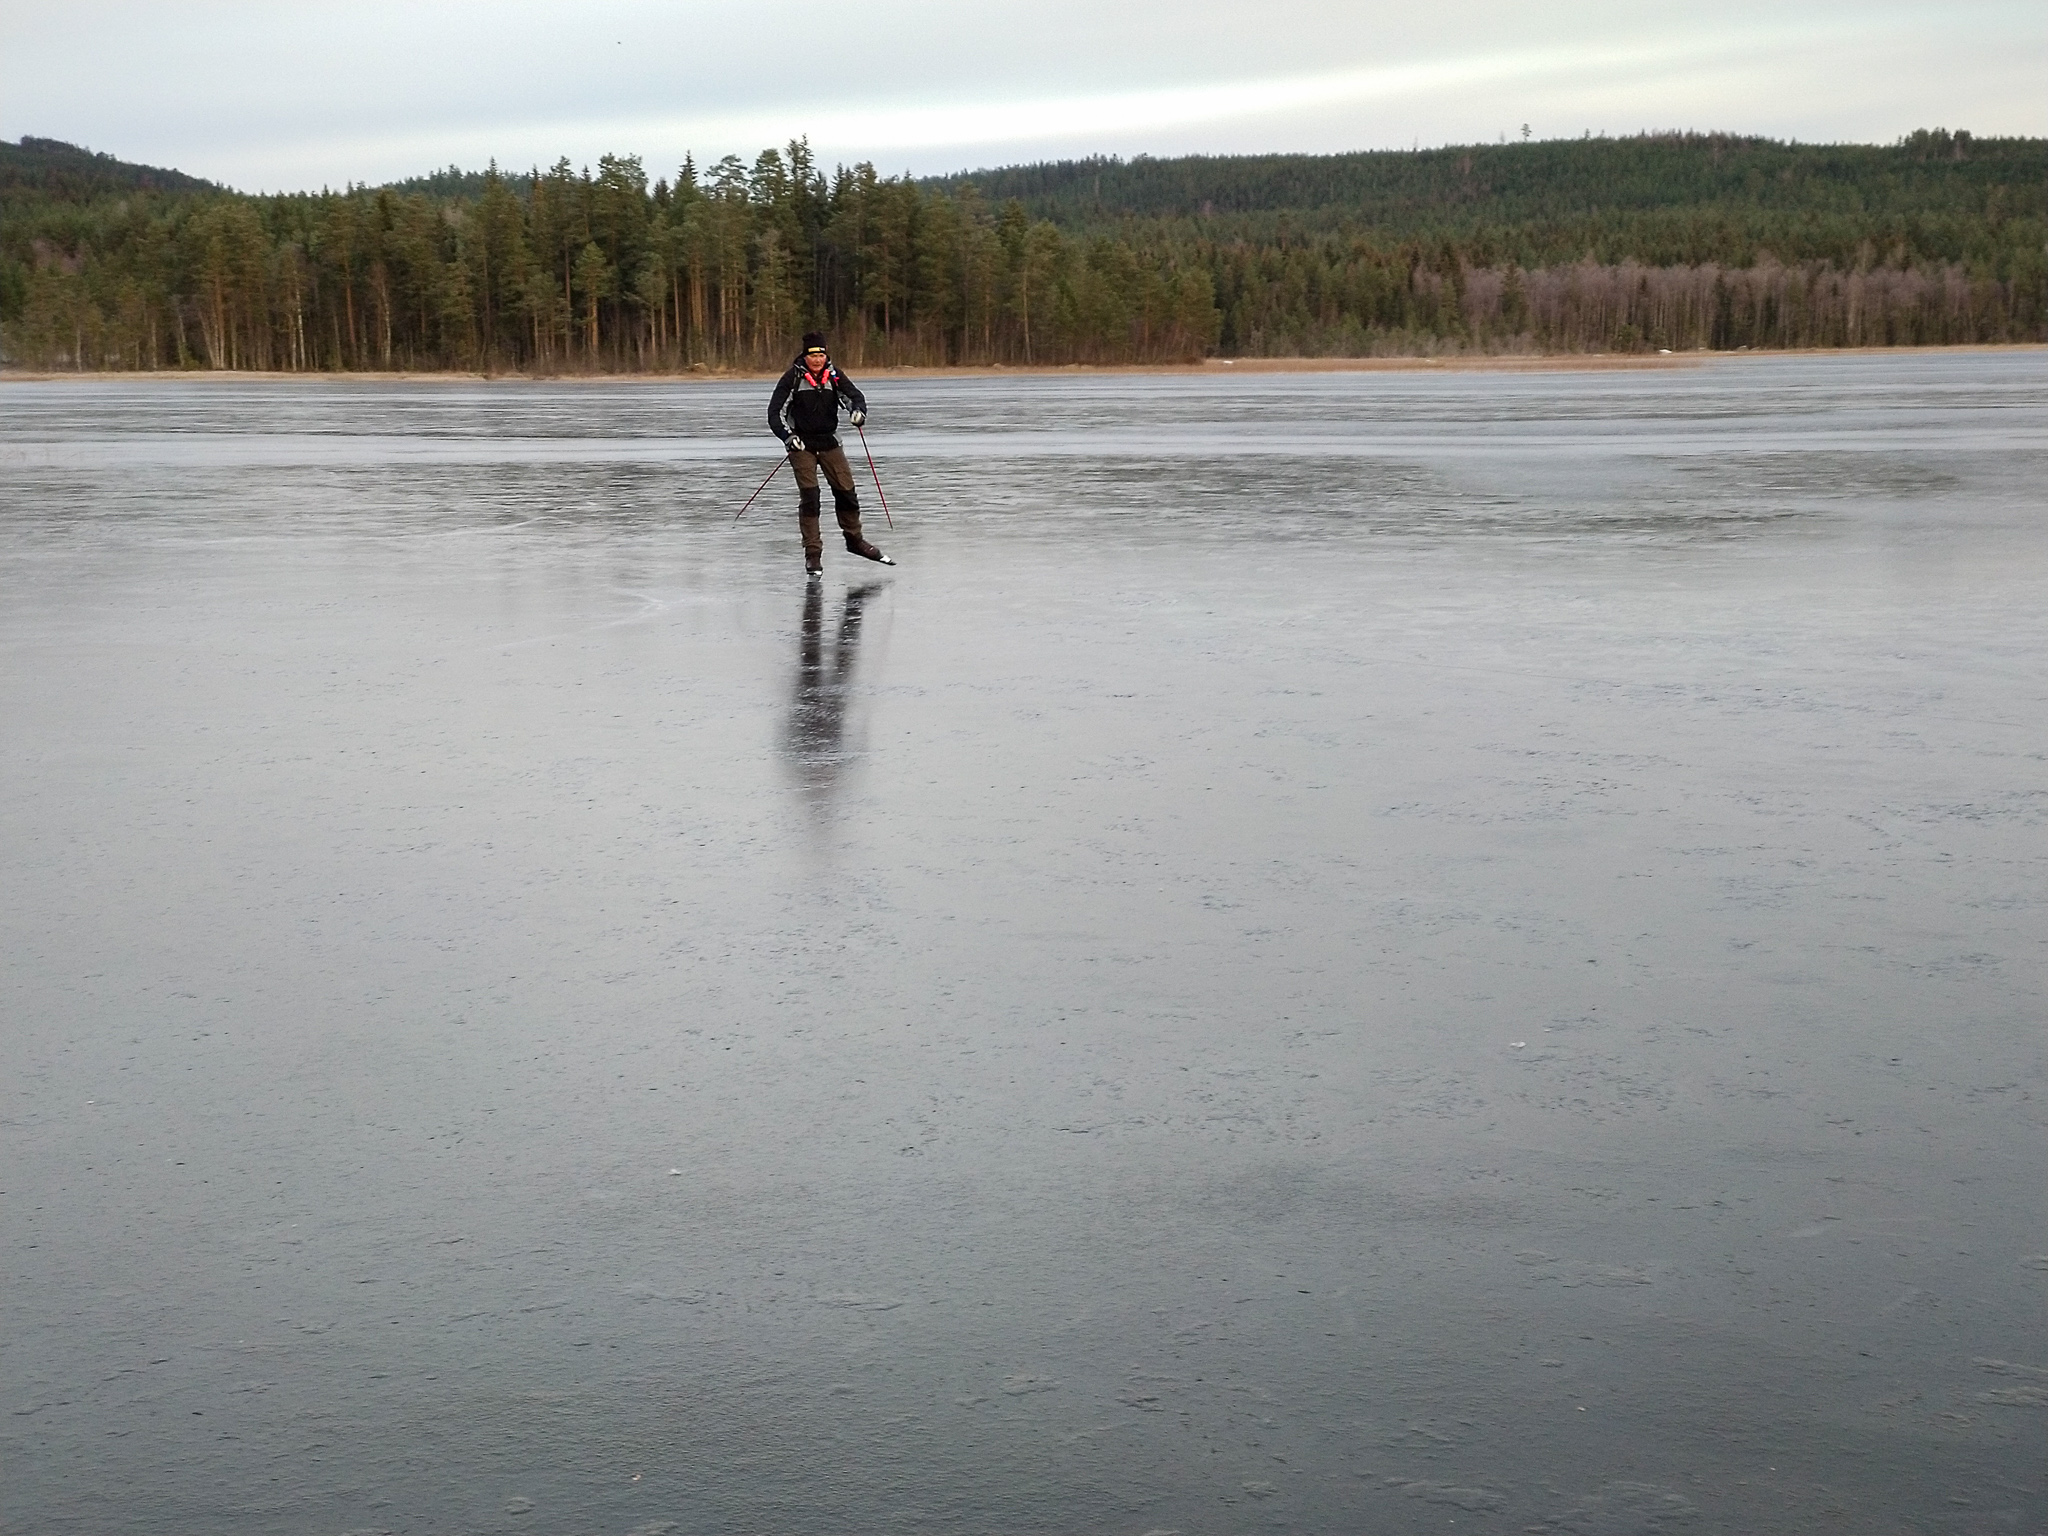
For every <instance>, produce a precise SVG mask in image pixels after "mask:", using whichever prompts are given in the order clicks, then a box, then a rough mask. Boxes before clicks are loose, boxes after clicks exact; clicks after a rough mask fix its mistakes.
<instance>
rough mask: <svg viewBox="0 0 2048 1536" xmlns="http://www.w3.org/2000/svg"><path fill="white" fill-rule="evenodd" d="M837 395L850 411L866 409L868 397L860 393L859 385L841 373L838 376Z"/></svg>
mask: <svg viewBox="0 0 2048 1536" xmlns="http://www.w3.org/2000/svg"><path fill="white" fill-rule="evenodd" d="M837 393H838V395H839V398H840V399H842V400H844V401H845V402H846V404H847V407H848V409H850V410H856V411H864V410H866V409H867V408H868V397H867V396H866V395H864V394H862V393H861V392H860V386H859V385H857V384H855V383H854V382H853V380H851V379H849V378H848V377H847V376H846V375H845V374H843V373H842V374H840V375H839V384H838V388H837Z"/></svg>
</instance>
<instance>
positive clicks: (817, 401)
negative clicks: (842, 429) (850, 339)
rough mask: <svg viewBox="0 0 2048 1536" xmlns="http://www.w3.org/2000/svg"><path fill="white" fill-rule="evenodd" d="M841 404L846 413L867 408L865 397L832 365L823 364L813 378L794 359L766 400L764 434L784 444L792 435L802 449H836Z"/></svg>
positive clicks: (800, 359)
mask: <svg viewBox="0 0 2048 1536" xmlns="http://www.w3.org/2000/svg"><path fill="white" fill-rule="evenodd" d="M841 400H844V401H845V402H846V405H847V409H849V410H854V411H865V410H866V409H867V408H868V402H867V397H866V396H865V395H863V394H862V393H861V392H860V391H859V390H858V389H856V388H854V385H853V380H851V379H849V378H848V377H847V376H846V375H845V374H843V373H841V372H840V371H839V368H838V366H837V365H836V364H833V363H827V364H826V365H825V372H824V373H823V375H822V376H818V377H813V376H812V374H811V373H810V371H809V370H808V369H806V368H805V367H804V360H803V359H802V358H798V359H797V360H796V361H795V362H793V363H791V364H790V365H789V372H787V373H785V374H784V375H783V376H782V378H781V379H780V380H779V381H778V382H777V383H776V385H775V393H774V394H773V395H771V396H769V398H768V430H769V431H771V432H773V433H774V434H775V435H776V436H777V437H779V438H781V439H782V440H783V441H784V442H788V441H789V436H790V434H791V433H792V432H794V433H795V434H796V435H797V436H798V437H800V438H802V439H803V440H804V446H805V447H806V448H837V447H838V446H839V402H840V401H841Z"/></svg>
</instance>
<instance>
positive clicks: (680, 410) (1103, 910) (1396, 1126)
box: [0, 351, 2048, 1536]
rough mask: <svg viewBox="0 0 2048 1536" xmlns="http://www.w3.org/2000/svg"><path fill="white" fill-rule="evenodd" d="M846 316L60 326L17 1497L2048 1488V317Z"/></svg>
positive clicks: (15, 619) (17, 1316) (231, 1500)
mask: <svg viewBox="0 0 2048 1536" xmlns="http://www.w3.org/2000/svg"><path fill="white" fill-rule="evenodd" d="M862 382H863V384H864V385H865V386H866V387H867V388H868V391H869V394H870V399H871V403H872V405H873V408H874V417H873V421H872V422H871V424H872V425H873V426H874V427H875V428H876V431H875V432H874V433H872V434H870V441H871V442H872V443H873V445H874V447H875V449H876V452H877V454H878V456H879V462H880V466H881V474H882V477H883V485H884V488H885V489H886V490H887V491H888V493H889V501H890V505H891V507H892V508H893V510H894V515H895V523H896V526H895V529H894V530H893V531H891V530H890V529H889V528H888V527H887V525H886V524H885V523H884V520H883V518H882V517H881V515H880V509H879V508H878V507H877V506H875V505H874V496H873V488H872V486H871V485H870V484H869V483H868V481H867V480H866V478H865V466H864V465H862V466H861V470H862V475H863V479H862V487H863V490H864V492H865V496H864V499H865V500H866V502H867V503H868V529H869V533H870V535H871V536H872V537H874V538H875V539H876V540H877V541H878V542H880V543H881V544H882V545H883V546H884V547H885V548H887V549H888V550H889V551H890V552H891V553H892V554H893V555H895V556H896V557H897V558H898V560H900V562H901V565H900V567H899V568H898V569H896V570H894V571H886V570H880V569H878V568H876V567H873V566H869V565H866V564H864V563H862V562H858V561H854V560H851V559H850V558H849V557H847V556H845V555H844V554H842V553H840V552H839V551H838V549H837V547H836V545H837V541H836V540H832V541H830V543H829V544H828V549H827V554H826V561H827V579H826V582H825V583H824V585H823V587H822V589H820V590H817V591H815V592H807V591H806V588H805V585H804V583H803V581H802V579H801V559H800V553H799V550H798V546H797V541H796V535H795V526H794V525H795V519H794V517H793V516H792V515H791V511H792V508H793V500H794V498H793V493H792V491H791V490H790V487H789V481H788V478H787V475H786V474H785V475H783V476H781V477H779V478H778V480H777V482H776V483H775V484H773V485H771V486H770V488H769V490H768V491H767V492H766V493H765V494H764V496H763V497H762V499H761V501H760V502H758V503H756V505H755V509H754V510H753V511H752V512H749V513H748V515H747V517H746V519H745V520H744V521H742V522H741V523H739V524H738V525H737V526H736V527H735V526H733V525H732V514H733V511H734V509H735V508H736V507H737V506H738V504H739V503H740V501H741V500H742V499H743V498H744V496H745V495H746V493H747V491H748V490H749V489H751V488H752V486H753V485H754V484H755V483H756V482H757V481H758V480H759V479H760V477H761V475H763V474H764V473H766V472H767V470H768V468H769V466H770V465H771V464H772V463H773V462H774V459H773V456H772V453H771V452H770V450H771V449H772V448H773V446H774V445H773V441H772V439H770V438H768V437H767V436H766V434H765V431H764V427H765V423H764V421H763V419H762V416H763V406H764V403H765V398H766V393H767V386H766V385H765V384H744V385H732V384H723V383H710V384H694V385H635V384H616V385H614V384H559V385H553V384H518V383H506V384H495V385H487V384H439V383H436V384H416V385H399V384H389V383H348V382H335V381H330V382H305V381H299V382H291V381H279V382H275V383H235V382H212V381H195V382H189V383H187V382H180V381H157V382H151V381H138V382H136V383H134V384H121V383H106V382H84V383H78V384H65V383H47V384H43V383H38V384H11V385H7V386H4V387H0V582H4V593H5V597H4V601H0V655H4V668H0V720H4V721H5V745H4V752H0V762H4V770H0V771H4V780H0V818H4V822H0V836H4V841H5V848H6V857H5V860H4V861H0V882H4V895H0V950H4V956H5V958H4V962H0V966H4V969H0V1001H4V1014H5V1019H4V1028H0V1085H4V1094H5V1099H4V1106H0V1167H4V1171H5V1177H4V1181H0V1185H4V1194H0V1221H4V1232H0V1237H4V1252H5V1265H6V1268H5V1285H4V1293H0V1408H4V1410H5V1411H4V1413H0V1466H4V1469H5V1470H4V1483H5V1490H6V1491H5V1494H4V1497H0V1530H4V1531H6V1532H9V1533H13V1532H21V1533H29V1532H35V1533H43V1532H90V1533H95V1536H99V1533H112V1532H123V1533H126V1532H135V1533H166V1536H169V1533H179V1536H182V1533H189V1532H195V1531H220V1532H230V1533H242V1532H288V1533H300V1532H332V1533H340V1532H344V1531H391V1532H425V1531H434V1532H464V1531H478V1532H482V1531H491V1532H499V1531H520V1530H530V1531H535V1532H543V1531H544V1532H551V1533H553V1532H560V1533H571V1532H575V1533H585V1532H610V1533H618V1536H625V1533H628V1532H639V1533H655V1532H673V1533H675V1536H696V1533H700V1532H735V1533H741V1532H747V1533H751V1532H817V1533H841V1532H843V1533H858V1536H865V1533H881V1532H891V1533H896V1532H915V1531H929V1532H968V1531H987V1532H996V1533H1010V1532H1033V1533H1041V1532H1042V1533H1062V1536H1067V1533H1076V1536H1078V1533H1089V1532H1110V1533H1128V1536H1142V1533H1145V1532H1153V1531H1179V1532H1183V1533H1186V1536H1203V1533H1211V1532H1214V1533H1234V1532H1252V1531H1278V1530H1291V1531H1298V1532H1304V1533H1318V1532H1334V1531H1340V1530H1341V1531H1350V1532H1371V1533H1382V1532H1384V1533H1409V1532H1424V1531H1428V1532H1442V1531H1449V1530H1453V1529H1456V1530H1458V1531H1463V1530H1468V1529H1470V1530H1476V1531H1479V1532H1499V1533H1502V1536H1507V1533H1516V1532H1523V1531H1530V1530H1536V1531H1550V1532H1558V1533H1579V1536H1637V1533H1654V1532H1663V1531H1672V1532H1681V1531H1682V1532H1687V1533H1708V1532H1728V1533H1738V1532H1744V1533H1746V1532H1761V1531H1785V1532H1792V1531H1800V1532H1807V1531H1826V1530H1841V1531H1844V1532H1857V1533H1868V1532H1892V1531H1897V1532H1928V1533H1935V1532H1939V1533H1958V1536H1975V1533H1979V1532H1982V1533H1993V1532H1996V1533H2002V1536H2003V1533H2016V1536H2030V1533H2034V1532H2039V1531H2041V1530H2042V1529H2043V1528H2044V1527H2048V1136H2044V1119H2048V1116H2044V1108H2048V1080H2044V1078H2048V1074H2044V1062H2048V1032H2044V1010H2043V981H2044V969H2048V968H2044V959H2048V835H2044V833H2048V497H2044V493H2043V486H2044V485H2048V353H2044V352H2041V351H2028V352H2014V353H2007V354H1959V355H1934V354H1928V355H1903V356H1868V357H1813V358H1799V359H1761V358H1760V359H1754V360H1747V361H1736V360H1724V361H1718V362H1714V363H1711V364H1708V365H1705V366H1701V367H1698V368H1687V369H1673V370H1655V371H1645V372H1615V373H1604V372H1603V373H1558V374H1502V375H1495V374H1460V373H1441V372H1427V373H1384V374H1363V375H1329V374H1323V375H1253V376H1246V377H1242V378H1232V377H1228V376H1227V375H1226V376H1221V377H1210V376H1199V377H1136V378H1109V377H1095V376H1073V377H1060V376H1052V377H1046V376H1037V377H1018V378H1012V379H1004V378H978V379H942V380H931V379H918V380H897V379H890V378H886V377H877V378H874V379H871V380H863V381H862ZM856 462H857V463H858V456H857V452H856ZM828 522H829V518H828Z"/></svg>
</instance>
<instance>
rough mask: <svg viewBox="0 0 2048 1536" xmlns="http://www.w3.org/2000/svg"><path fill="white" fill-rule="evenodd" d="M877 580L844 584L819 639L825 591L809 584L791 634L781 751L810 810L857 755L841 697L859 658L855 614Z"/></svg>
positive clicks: (820, 806)
mask: <svg viewBox="0 0 2048 1536" xmlns="http://www.w3.org/2000/svg"><path fill="white" fill-rule="evenodd" d="M880 590H881V585H880V584H878V583H877V584H870V585H867V586H859V587H849V588H847V589H846V595H845V597H844V598H842V599H841V600H840V606H839V625H838V630H837V632H836V633H835V634H834V635H833V637H832V644H831V646H830V648H829V650H828V648H827V646H826V643H825V592H824V588H823V587H822V586H820V585H818V584H817V583H815V582H814V583H812V584H811V585H810V586H809V587H808V588H807V589H806V590H805V592H804V617H803V625H802V628H801V629H800V630H799V632H798V639H797V664H796V687H795V689H794V690H792V692H791V694H790V700H789V729H788V733H787V737H786V742H785V750H786V751H787V753H788V756H789V759H790V761H791V763H793V764H794V765H795V769H796V776H797V783H798V785H799V787H800V789H801V791H802V793H803V796H804V799H805V800H806V801H807V802H808V803H809V805H810V807H811V809H812V811H813V812H815V813H817V814H819V815H823V814H825V813H826V812H829V811H830V810H831V807H832V800H833V797H834V795H836V794H837V792H838V789H839V778H840V774H841V773H842V772H843V771H844V770H845V768H846V765H847V764H848V763H850V762H851V761H852V760H853V759H854V758H855V757H857V756H859V755H860V754H859V749H858V747H857V746H850V745H849V744H848V742H847V719H846V705H847V698H848V695H849V694H850V692H851V690H852V687H853V672H854V667H855V665H856V664H857V663H858V662H859V660H860V627H861V614H862V610H863V608H864V606H865V605H866V603H867V600H868V599H869V598H870V597H872V596H873V595H874V594H875V593H876V592H878V591H880Z"/></svg>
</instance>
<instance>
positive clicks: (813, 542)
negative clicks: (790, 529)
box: [796, 512, 825, 576]
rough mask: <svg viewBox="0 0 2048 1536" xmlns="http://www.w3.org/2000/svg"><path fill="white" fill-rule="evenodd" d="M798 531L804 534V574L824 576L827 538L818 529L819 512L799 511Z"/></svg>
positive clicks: (797, 519)
mask: <svg viewBox="0 0 2048 1536" xmlns="http://www.w3.org/2000/svg"><path fill="white" fill-rule="evenodd" d="M796 526H797V531H798V532H800V533H801V534H802V535H803V536H804V574H805V575H807V576H822V575H824V574H825V539H824V535H822V534H821V533H820V532H819V531H818V514H817V513H815V512H799V513H798V514H797V518H796Z"/></svg>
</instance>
